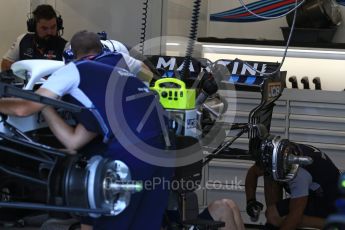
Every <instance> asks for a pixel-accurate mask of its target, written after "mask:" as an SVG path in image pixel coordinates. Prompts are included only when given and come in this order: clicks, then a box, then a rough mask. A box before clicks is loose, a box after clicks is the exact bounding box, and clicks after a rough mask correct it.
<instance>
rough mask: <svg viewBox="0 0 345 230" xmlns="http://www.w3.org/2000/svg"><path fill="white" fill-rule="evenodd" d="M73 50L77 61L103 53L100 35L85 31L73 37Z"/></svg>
mask: <svg viewBox="0 0 345 230" xmlns="http://www.w3.org/2000/svg"><path fill="white" fill-rule="evenodd" d="M71 49H72V52H73V54H74V56H75V57H76V59H81V58H83V57H85V56H88V55H97V54H99V53H100V52H101V51H102V43H101V40H100V38H99V36H98V34H96V33H93V32H89V31H86V30H83V31H79V32H77V33H75V34H74V35H73V37H72V39H71Z"/></svg>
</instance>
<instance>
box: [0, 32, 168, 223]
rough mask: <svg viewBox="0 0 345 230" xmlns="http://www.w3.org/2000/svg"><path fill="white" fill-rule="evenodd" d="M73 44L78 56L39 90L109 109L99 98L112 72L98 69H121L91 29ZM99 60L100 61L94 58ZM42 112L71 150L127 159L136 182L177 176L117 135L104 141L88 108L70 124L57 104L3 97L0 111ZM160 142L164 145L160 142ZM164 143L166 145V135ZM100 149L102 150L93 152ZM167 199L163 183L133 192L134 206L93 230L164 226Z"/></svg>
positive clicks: (11, 112) (78, 33)
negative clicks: (126, 145)
mask: <svg viewBox="0 0 345 230" xmlns="http://www.w3.org/2000/svg"><path fill="white" fill-rule="evenodd" d="M71 46H72V50H73V52H74V54H75V56H76V59H77V60H76V61H74V62H71V63H69V64H67V65H65V66H63V67H62V68H60V69H59V70H57V71H56V72H54V73H53V74H52V75H51V76H50V77H49V78H48V79H47V80H46V81H45V82H44V84H43V85H42V86H41V87H40V88H39V89H38V90H37V91H36V93H37V94H39V95H42V96H46V97H50V98H54V99H57V98H62V97H64V96H67V97H69V98H70V99H72V101H74V102H75V101H77V102H79V103H80V104H82V106H85V107H89V105H90V103H91V104H93V105H98V108H97V109H98V111H105V108H100V107H101V106H103V107H105V103H104V101H100V100H101V99H100V98H105V93H106V89H105V88H104V89H102V87H104V86H106V85H107V84H106V83H107V81H108V79H109V77H110V74H108V75H107V76H103V77H101V76H100V75H97V73H98V71H99V73H104V71H100V68H102V69H107V70H109V69H110V70H111V71H110V72H113V71H116V69H114V68H113V66H110V65H109V64H104V63H102V60H106V61H104V62H105V63H108V61H109V60H110V59H109V57H108V58H106V57H105V56H102V57H103V59H102V58H99V59H97V55H98V54H100V53H102V43H101V42H100V39H99V36H98V35H97V34H95V33H92V32H87V31H81V32H77V33H76V34H75V35H74V36H73V37H72V39H71ZM101 55H102V54H101ZM112 55H113V57H114V58H117V59H116V60H119V58H118V56H121V57H122V54H120V53H118V54H117V56H116V55H114V54H112ZM95 59H97V61H93V60H95ZM99 62H101V63H99ZM114 63H115V62H114ZM94 67H97V68H94ZM122 67H123V66H122ZM82 68H89V69H87V70H85V69H82ZM90 69H91V70H92V72H93V73H92V76H91V77H90V74H91V73H89V72H90V71H88V70H90ZM141 70H142V69H141ZM141 70H140V71H141ZM140 71H139V72H140ZM145 71H146V69H144V73H141V74H138V75H139V76H143V77H144V79H150V78H151V77H152V76H150V75H146V74H145ZM123 72H124V70H123V69H122V70H121V71H117V74H118V75H120V76H117V77H121V73H123ZM128 74H130V73H129V72H127V74H126V76H128ZM104 81H106V82H104ZM83 82H84V83H85V82H88V84H82V83H83ZM91 87H92V88H91ZM95 89H97V90H95ZM94 94H99V97H95V95H94ZM90 95H91V97H90ZM64 98H65V97H64ZM91 98H96V99H97V98H98V101H92V100H91ZM42 110H43V114H44V116H45V118H46V121H47V123H48V125H49V127H50V128H51V130H52V132H53V134H54V135H56V137H57V138H58V140H59V141H60V142H61V143H62V144H63V145H64V146H65V147H66V148H67V149H69V150H72V151H73V150H78V151H80V152H81V153H83V151H87V150H88V152H87V154H92V153H97V154H100V153H102V154H103V155H104V156H105V157H109V158H112V159H116V160H120V161H123V162H124V163H125V164H127V165H128V166H129V168H130V169H131V173H132V179H133V180H139V181H147V180H152V178H154V177H159V178H166V180H169V179H170V177H171V174H172V170H171V169H170V168H163V167H158V166H153V165H150V164H147V163H145V162H143V161H140V160H138V159H137V158H135V157H134V156H133V155H132V154H130V153H129V152H127V150H125V149H124V148H123V147H122V146H120V145H119V144H118V142H117V141H116V140H115V138H112V139H110V142H109V143H104V142H103V140H104V138H103V137H104V136H103V135H104V133H103V132H102V128H101V126H102V125H104V123H103V124H101V123H100V122H99V117H96V116H94V113H91V112H90V111H89V110H84V111H83V112H82V113H80V114H78V115H76V119H77V125H76V126H75V127H72V126H69V125H68V124H66V123H65V121H64V120H63V119H62V118H61V117H60V116H59V115H58V114H57V113H56V112H55V111H54V110H53V109H52V108H50V107H47V106H45V105H43V104H40V103H35V102H32V101H27V100H22V99H12V98H11V99H10V98H6V99H1V100H0V112H1V113H3V114H8V115H15V116H27V115H30V114H32V113H36V112H38V111H42ZM101 117H102V119H101V120H103V121H104V122H105V124H109V123H108V120H107V116H106V115H105V114H104V113H102V114H101ZM97 118H98V119H97ZM156 141H157V142H159V143H160V141H161V140H156ZM162 143H164V140H163V138H162ZM96 149H97V152H92V151H93V150H96ZM114 149H115V150H114ZM167 200H168V191H166V190H163V188H162V186H157V187H156V189H152V190H144V191H142V192H140V193H136V194H133V195H132V197H131V202H130V205H129V206H128V207H127V208H126V209H125V210H124V211H123V212H122V213H121V214H119V215H118V216H115V217H100V218H97V219H94V220H92V221H89V222H87V224H92V225H93V226H94V229H142V227H143V226H145V228H147V229H159V228H160V225H161V220H162V216H163V213H164V209H165V208H166V205H167ZM82 228H83V229H92V227H91V226H90V225H83V226H82Z"/></svg>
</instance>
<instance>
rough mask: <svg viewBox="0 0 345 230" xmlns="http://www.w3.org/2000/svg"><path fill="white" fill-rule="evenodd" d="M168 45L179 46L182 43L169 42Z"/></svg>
mask: <svg viewBox="0 0 345 230" xmlns="http://www.w3.org/2000/svg"><path fill="white" fill-rule="evenodd" d="M166 45H167V46H179V45H180V43H177V42H167V43H166Z"/></svg>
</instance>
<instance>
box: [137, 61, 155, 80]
mask: <svg viewBox="0 0 345 230" xmlns="http://www.w3.org/2000/svg"><path fill="white" fill-rule="evenodd" d="M138 78H139V79H140V80H142V81H143V82H147V83H150V82H151V80H152V78H153V73H152V72H151V70H150V69H149V67H147V65H145V64H144V63H141V69H140V71H139V72H138Z"/></svg>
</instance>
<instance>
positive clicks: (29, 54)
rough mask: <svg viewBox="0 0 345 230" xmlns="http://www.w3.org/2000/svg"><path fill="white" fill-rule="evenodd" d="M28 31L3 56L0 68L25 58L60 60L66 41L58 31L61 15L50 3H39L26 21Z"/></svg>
mask: <svg viewBox="0 0 345 230" xmlns="http://www.w3.org/2000/svg"><path fill="white" fill-rule="evenodd" d="M27 27H28V33H26V34H22V35H20V36H19V37H18V38H17V40H16V41H15V42H14V43H13V45H12V46H11V47H10V49H9V50H8V51H7V52H6V54H5V55H4V56H3V59H2V62H1V70H2V71H6V70H9V69H10V68H11V65H12V64H13V63H14V62H16V61H19V60H25V59H51V60H60V61H62V54H63V51H64V48H65V45H66V43H67V41H66V40H65V39H63V38H62V37H61V36H60V34H59V31H60V30H63V21H62V18H61V16H60V15H59V16H57V14H56V12H55V10H54V8H53V7H52V6H51V5H39V6H37V8H36V9H35V10H34V11H33V12H32V16H30V18H29V19H28V21H27Z"/></svg>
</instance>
